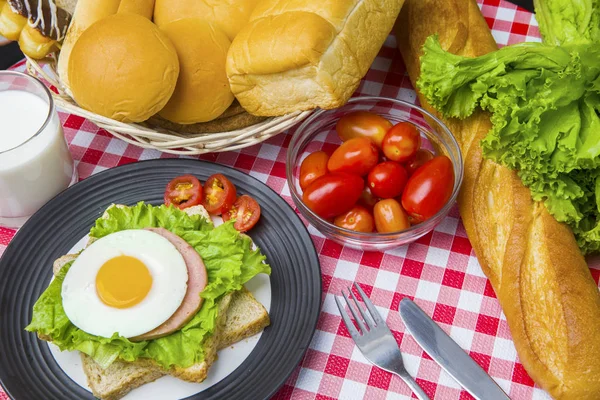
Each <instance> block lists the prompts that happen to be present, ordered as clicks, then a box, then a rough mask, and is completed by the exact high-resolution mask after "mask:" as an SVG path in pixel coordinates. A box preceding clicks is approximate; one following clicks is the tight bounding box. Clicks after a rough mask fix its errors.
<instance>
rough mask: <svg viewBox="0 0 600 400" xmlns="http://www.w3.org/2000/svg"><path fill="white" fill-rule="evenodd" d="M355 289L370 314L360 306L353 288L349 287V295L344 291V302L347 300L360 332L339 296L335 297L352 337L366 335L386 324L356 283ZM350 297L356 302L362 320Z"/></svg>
mask: <svg viewBox="0 0 600 400" xmlns="http://www.w3.org/2000/svg"><path fill="white" fill-rule="evenodd" d="M354 287H355V288H356V291H357V292H358V294H359V295H360V297H361V299H362V301H363V302H364V303H365V305H366V306H367V310H368V311H369V312H368V314H367V313H366V312H365V310H364V309H363V307H361V306H360V304H359V302H358V299H357V298H356V296H355V295H354V293H353V292H352V288H351V287H348V292H349V295H348V294H346V293H345V291H344V290H343V289H342V297H343V298H344V300H346V304H347V305H348V309H349V310H350V312H351V313H352V317H354V320H355V321H356V324H357V325H358V328H359V330H358V331H357V330H356V328H355V326H354V324H353V323H352V320H351V319H350V317H349V316H348V313H347V312H346V311H345V309H344V306H343V305H342V302H341V301H340V299H339V298H338V296H335V302H336V304H337V306H338V309H339V310H340V315H341V316H342V319H343V320H344V323H345V324H346V327H347V328H348V331H349V332H350V335H352V336H355V335H359V334H360V335H364V334H365V333H367V332H369V331H371V330H372V329H374V328H375V327H377V326H378V325H380V324H384V323H385V322H384V321H383V318H382V317H381V315H380V314H379V312H378V311H377V309H376V308H375V306H374V305H373V303H372V302H371V300H370V299H369V298H368V297H367V295H366V294H365V292H363V290H362V289H361V288H360V286H358V285H357V284H356V282H355V283H354ZM350 297H352V300H353V301H354V304H355V306H356V307H355V308H356V309H358V311H359V313H360V315H361V316H362V319H361V318H359V317H358V314H357V313H356V311H354V308H353V307H352V304H351V303H350ZM365 324H366V326H365Z"/></svg>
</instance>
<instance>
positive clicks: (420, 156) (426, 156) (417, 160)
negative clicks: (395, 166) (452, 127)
mask: <svg viewBox="0 0 600 400" xmlns="http://www.w3.org/2000/svg"><path fill="white" fill-rule="evenodd" d="M433 157H435V156H434V155H433V153H432V152H430V151H429V150H427V149H419V150H417V153H416V154H415V156H414V157H413V158H412V159H411V160H410V161H408V162H407V163H406V164H404V167H405V168H406V172H408V175H412V174H414V172H415V171H416V170H417V169H419V167H420V166H421V165H423V164H425V163H426V162H427V161H429V160H431V159H432V158H433Z"/></svg>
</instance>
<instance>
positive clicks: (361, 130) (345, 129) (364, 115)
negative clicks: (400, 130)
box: [335, 111, 392, 148]
mask: <svg viewBox="0 0 600 400" xmlns="http://www.w3.org/2000/svg"><path fill="white" fill-rule="evenodd" d="M391 127H392V123H391V122H390V121H388V120H387V119H385V118H383V117H381V116H379V115H377V114H373V113H370V112H368V111H354V112H351V113H348V114H346V115H344V116H343V117H342V118H340V119H339V121H338V122H337V124H336V126H335V130H336V131H337V134H338V136H339V137H340V139H342V142H345V141H347V140H350V139H352V138H355V137H367V138H370V139H371V140H373V142H374V143H375V144H376V145H377V147H379V148H381V142H382V141H383V137H384V136H385V133H386V132H387V131H388V130H389V129H390V128H391Z"/></svg>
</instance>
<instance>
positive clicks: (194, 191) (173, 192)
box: [164, 175, 202, 209]
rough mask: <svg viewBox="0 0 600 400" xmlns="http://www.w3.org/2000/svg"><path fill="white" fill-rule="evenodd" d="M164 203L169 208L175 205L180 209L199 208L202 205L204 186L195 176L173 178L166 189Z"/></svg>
mask: <svg viewBox="0 0 600 400" xmlns="http://www.w3.org/2000/svg"><path fill="white" fill-rule="evenodd" d="M164 201H165V204H166V205H167V206H169V205H174V206H175V207H177V208H179V209H184V208H188V207H192V206H197V205H198V204H200V203H202V185H201V184H200V181H199V180H198V179H197V178H196V177H195V176H193V175H182V176H178V177H177V178H173V180H171V182H169V183H168V184H167V187H166V189H165V195H164Z"/></svg>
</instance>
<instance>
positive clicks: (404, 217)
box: [373, 199, 410, 233]
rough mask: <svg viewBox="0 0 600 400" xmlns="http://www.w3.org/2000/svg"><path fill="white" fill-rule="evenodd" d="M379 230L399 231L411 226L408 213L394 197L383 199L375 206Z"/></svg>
mask: <svg viewBox="0 0 600 400" xmlns="http://www.w3.org/2000/svg"><path fill="white" fill-rule="evenodd" d="M373 216H374V218H375V227H376V228H377V232H380V233H389V232H398V231H403V230H405V229H408V228H410V222H409V220H408V214H406V212H405V211H404V210H403V209H402V206H401V205H400V203H398V202H397V201H396V200H394V199H385V200H381V201H380V202H378V203H377V204H375V207H374V208H373Z"/></svg>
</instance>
